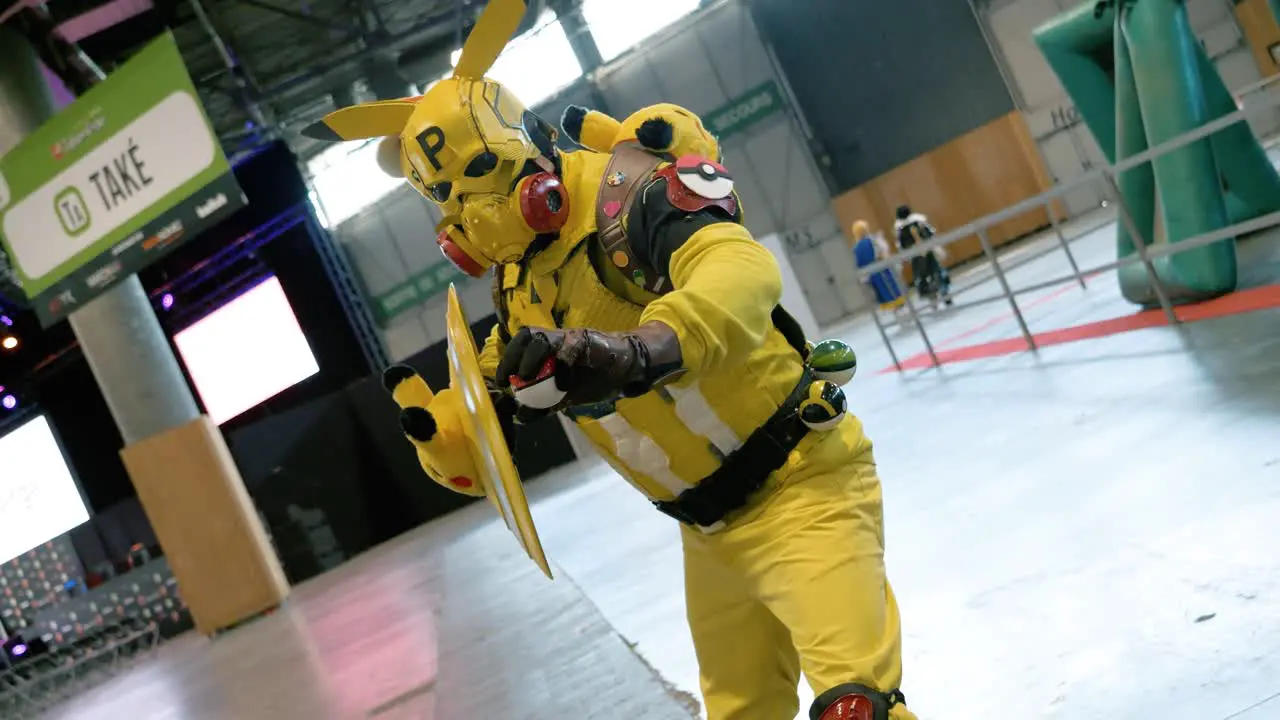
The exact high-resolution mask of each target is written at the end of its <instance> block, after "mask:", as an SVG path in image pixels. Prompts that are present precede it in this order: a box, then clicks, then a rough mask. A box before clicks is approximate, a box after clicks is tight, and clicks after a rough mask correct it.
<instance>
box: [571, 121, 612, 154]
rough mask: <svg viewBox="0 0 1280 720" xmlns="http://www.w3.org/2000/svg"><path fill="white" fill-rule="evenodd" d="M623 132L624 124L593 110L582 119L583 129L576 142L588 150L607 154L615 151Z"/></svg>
mask: <svg viewBox="0 0 1280 720" xmlns="http://www.w3.org/2000/svg"><path fill="white" fill-rule="evenodd" d="M621 132H622V123H620V122H618V121H617V120H615V119H614V118H613V117H611V116H609V115H605V114H604V113H602V112H599V111H598V110H591V111H588V112H587V114H586V115H584V116H583V117H582V129H581V131H579V133H578V137H577V138H576V141H577V143H578V144H579V145H581V146H583V147H585V148H587V149H588V150H595V151H596V152H603V153H607V152H611V151H612V150H613V145H614V143H616V142H618V140H619V138H618V134H619V133H621Z"/></svg>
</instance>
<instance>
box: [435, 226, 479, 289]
mask: <svg viewBox="0 0 1280 720" xmlns="http://www.w3.org/2000/svg"><path fill="white" fill-rule="evenodd" d="M436 245H439V246H440V252H442V253H444V256H445V257H446V258H449V262H451V263H453V264H454V265H455V266H457V268H458V269H459V270H461V271H462V272H464V273H466V274H468V275H470V276H471V277H473V278H478V277H484V274H485V271H486V270H488V268H486V267H485V266H484V265H481V264H480V263H478V262H476V260H475V259H474V258H472V257H471V256H470V255H468V254H467V251H465V250H463V249H462V248H460V247H458V243H456V242H454V241H453V238H451V237H449V231H448V230H441V231H440V234H439V235H437V236H436Z"/></svg>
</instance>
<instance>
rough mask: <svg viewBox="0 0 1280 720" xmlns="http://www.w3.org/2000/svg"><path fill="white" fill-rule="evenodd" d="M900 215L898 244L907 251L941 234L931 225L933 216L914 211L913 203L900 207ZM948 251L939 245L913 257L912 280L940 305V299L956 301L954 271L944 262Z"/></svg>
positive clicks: (897, 227)
mask: <svg viewBox="0 0 1280 720" xmlns="http://www.w3.org/2000/svg"><path fill="white" fill-rule="evenodd" d="M897 216H898V219H897V220H896V221H895V222H894V224H893V227H894V231H895V233H896V234H897V236H898V247H899V248H901V249H903V250H907V249H910V248H911V247H912V246H913V245H915V244H916V243H921V242H925V241H926V240H928V239H930V238H932V237H933V236H934V235H936V234H937V231H936V230H934V228H933V226H932V225H930V224H929V218H927V217H925V216H924V215H922V214H920V213H918V212H912V211H911V207H910V206H907V205H903V206H901V207H899V208H898V212H897ZM945 253H946V251H944V250H943V249H942V248H938V249H936V250H931V251H929V252H927V253H925V254H924V255H918V256H916V257H913V258H911V275H912V283H913V284H914V285H915V287H916V291H917V292H919V293H920V297H921V298H923V299H925V300H928V301H929V302H931V303H933V304H934V305H937V304H938V300H942V301H943V302H945V303H946V304H947V305H950V304H951V303H952V300H951V274H950V273H948V272H947V268H946V267H944V266H943V264H942V261H943V260H944V259H945V258H946V254H945Z"/></svg>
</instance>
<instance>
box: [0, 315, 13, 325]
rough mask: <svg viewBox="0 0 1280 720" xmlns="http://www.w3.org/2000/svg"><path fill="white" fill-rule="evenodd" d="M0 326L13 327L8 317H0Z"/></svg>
mask: <svg viewBox="0 0 1280 720" xmlns="http://www.w3.org/2000/svg"><path fill="white" fill-rule="evenodd" d="M0 325H4V326H5V327H13V318H11V317H9V316H8V315H0Z"/></svg>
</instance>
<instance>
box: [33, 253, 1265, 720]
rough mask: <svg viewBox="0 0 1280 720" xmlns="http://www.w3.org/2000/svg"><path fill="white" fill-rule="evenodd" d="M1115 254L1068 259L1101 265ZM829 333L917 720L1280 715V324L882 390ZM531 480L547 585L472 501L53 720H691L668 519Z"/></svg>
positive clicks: (1061, 353) (640, 505)
mask: <svg viewBox="0 0 1280 720" xmlns="http://www.w3.org/2000/svg"><path fill="white" fill-rule="evenodd" d="M1107 233H1108V230H1107V229H1106V228H1103V229H1102V230H1100V231H1099V232H1097V233H1093V234H1091V235H1087V236H1086V237H1084V238H1083V239H1082V240H1081V241H1080V242H1079V243H1077V244H1075V246H1074V248H1073V249H1075V250H1076V252H1077V253H1078V254H1079V256H1080V257H1081V262H1082V264H1085V265H1089V264H1097V263H1100V262H1102V261H1104V260H1105V259H1106V257H1107V254H1108V253H1109V252H1110V240H1109V237H1108V234H1107ZM1037 242H1038V243H1045V242H1052V241H1051V240H1049V241H1046V240H1040V241H1037ZM1277 246H1280V242H1277V241H1276V240H1275V239H1273V238H1269V237H1268V238H1262V239H1260V240H1254V241H1251V242H1250V243H1249V245H1248V252H1250V253H1254V254H1255V255H1251V256H1250V257H1258V258H1267V257H1274V255H1272V253H1273V252H1274V251H1275V250H1276V248H1277ZM1036 247H1043V245H1037V244H1034V243H1033V244H1031V245H1027V246H1023V247H1021V248H1018V249H1016V250H1014V251H1013V252H1015V253H1018V252H1032V251H1034V249H1035V248H1036ZM1259 262H1262V261H1259ZM1055 263H1058V265H1055ZM1254 265H1257V264H1256V263H1255V264H1254ZM1065 267H1066V264H1065V261H1064V260H1062V258H1061V256H1056V255H1049V256H1046V257H1044V258H1042V259H1040V260H1037V261H1035V262H1033V263H1028V264H1027V265H1025V266H1024V267H1023V268H1021V269H1020V270H1018V271H1015V273H1013V275H1014V277H1013V278H1012V282H1013V283H1014V285H1015V286H1017V285H1025V284H1030V283H1031V282H1035V281H1036V280H1039V279H1043V278H1047V277H1049V276H1051V275H1052V274H1057V273H1058V272H1061V271H1063V268H1065ZM974 272H977V273H980V272H981V271H974ZM970 277H971V278H976V279H981V277H982V276H981V274H976V275H971V276H970ZM1275 277H1276V276H1273V277H1272V280H1273V281H1274V279H1275ZM993 287H994V283H992V282H987V283H986V284H985V285H983V286H980V287H978V288H977V289H975V290H972V291H970V293H973V294H974V296H977V294H980V293H984V292H992V291H993ZM966 294H968V293H966ZM1050 295H1052V296H1050ZM1037 299H1038V300H1039V302H1036V300H1037ZM1026 304H1027V305H1028V306H1029V307H1028V309H1027V314H1028V321H1029V322H1030V323H1032V325H1033V330H1037V331H1038V330H1045V329H1051V328H1054V327H1063V326H1066V325H1071V324H1077V323H1079V322H1083V321H1087V320H1092V319H1097V318H1099V317H1111V316H1116V315H1121V314H1127V313H1131V312H1132V311H1133V308H1132V307H1130V306H1128V305H1126V304H1124V303H1123V301H1122V300H1120V299H1119V296H1118V292H1117V291H1116V289H1115V283H1114V280H1113V279H1111V278H1109V277H1106V276H1104V277H1101V278H1098V279H1096V280H1095V281H1093V282H1091V283H1090V285H1089V289H1088V290H1080V289H1070V290H1067V291H1057V294H1052V293H1051V292H1046V293H1044V294H1043V296H1042V297H1040V298H1037V297H1036V296H1033V297H1031V298H1028V301H1027V303H1026ZM925 326H926V329H927V330H928V331H929V332H930V333H931V336H932V337H934V339H935V342H936V343H940V344H941V343H952V344H969V343H975V342H981V341H984V340H988V339H993V338H998V337H1009V336H1013V335H1016V334H1017V332H1018V331H1017V327H1016V325H1015V324H1014V322H1013V320H1012V318H1011V317H1010V316H1009V312H1008V306H1007V304H1000V303H992V304H989V305H985V306H982V307H979V308H971V309H968V310H959V311H955V312H944V313H938V314H937V315H931V316H929V317H928V318H926V319H925ZM892 333H893V339H894V342H895V344H896V345H900V347H899V348H898V352H899V353H900V354H901V355H903V356H906V355H909V354H912V353H914V352H918V351H919V350H920V349H922V347H921V345H920V343H919V340H918V335H916V334H915V331H914V330H913V329H910V328H902V329H897V330H893V331H892ZM830 334H832V335H837V336H840V337H844V338H845V339H847V340H849V341H850V342H851V343H852V344H853V345H854V347H855V348H857V349H858V351H859V354H860V359H861V373H860V375H859V377H858V378H856V379H855V380H854V382H853V384H852V385H851V386H850V387H849V388H848V389H847V391H848V393H849V397H850V402H851V405H852V407H853V409H854V410H855V411H856V412H857V413H858V414H859V415H860V416H861V417H862V418H863V420H864V422H865V423H866V426H867V428H868V432H869V433H870V434H871V437H872V439H873V440H874V441H875V442H876V447H877V457H878V460H879V463H880V474H881V477H882V479H883V481H884V486H885V496H886V523H887V537H888V563H889V570H890V575H891V577H892V579H893V581H894V583H895V586H896V590H897V592H898V597H899V602H900V604H901V606H902V612H903V622H904V629H905V630H904V631H905V643H906V648H905V651H906V680H905V684H904V686H903V690H904V691H905V693H906V694H907V697H908V698H910V700H911V703H912V706H913V708H915V709H916V710H917V712H919V713H920V715H921V717H922V718H926V719H927V718H940V719H945V720H966V719H972V720H991V719H992V718H1000V719H1001V720H1004V719H1006V718H1016V719H1019V720H1020V719H1022V718H1071V719H1072V720H1075V719H1077V718H1099V719H1106V720H1120V719H1125V718H1134V719H1139V718H1155V717H1158V718H1166V719H1169V720H1182V719H1186V720H1219V719H1225V718H1243V719H1247V720H1262V719H1264V718H1277V717H1280V622H1277V618H1280V556H1278V555H1277V554H1276V552H1275V548H1277V547H1280V523H1277V522H1276V520H1275V519H1276V518H1277V517H1280V443H1277V441H1276V438H1277V430H1276V428H1277V426H1278V425H1277V422H1278V420H1280V418H1278V415H1280V311H1276V310H1270V311H1263V312H1257V313H1253V314H1249V315H1242V316H1234V317H1227V318H1222V319H1218V320H1212V321H1206V322H1202V323H1197V324H1192V325H1187V326H1184V327H1183V328H1182V329H1172V328H1157V329H1150V330H1141V331H1136V332H1132V333H1126V334H1122V335H1116V336H1112V337H1108V338H1104V339H1100V340H1092V341H1087V342H1082V343H1076V344H1071V345H1064V346H1057V347H1051V348H1047V349H1044V350H1042V351H1040V352H1039V353H1035V354H1031V353H1023V354H1017V355H1011V356H1006V357H1000V358H994V359H990V360H980V361H975V362H970V363H963V364H957V365H952V366H947V367H944V368H943V369H941V370H928V371H913V372H908V373H903V374H898V373H887V374H879V373H877V371H878V370H880V369H881V368H884V367H887V366H888V365H890V361H889V357H888V354H887V352H886V351H885V350H884V348H883V346H882V344H881V342H880V339H879V336H878V334H877V333H876V332H875V329H874V326H873V325H872V324H871V323H870V321H869V320H868V319H867V318H861V319H858V320H856V321H853V322H850V323H848V324H846V325H844V326H841V327H838V328H833V329H831V333H830ZM913 343H914V344H913ZM529 487H530V493H531V495H532V496H533V498H534V500H535V507H534V515H535V518H536V520H537V522H538V526H539V528H540V529H541V531H542V534H543V540H544V544H545V546H546V549H547V553H548V555H549V557H550V558H551V560H552V562H553V564H554V565H555V566H556V568H557V570H558V575H559V577H558V579H557V581H556V582H555V583H548V582H546V581H545V580H544V579H542V578H541V577H540V576H539V575H538V574H537V572H536V570H535V569H534V568H533V566H532V564H531V563H529V562H528V561H527V560H525V559H524V558H523V557H522V556H521V555H520V551H519V549H518V548H517V547H516V546H515V542H514V540H512V539H510V538H509V537H507V536H506V534H505V533H506V531H505V529H504V528H503V527H501V525H500V524H499V522H498V521H497V520H496V519H495V517H494V516H493V514H492V511H491V510H490V509H489V508H487V507H485V506H483V505H480V506H474V507H472V508H469V509H468V510H466V511H464V512H461V513H457V514H455V515H453V516H450V517H448V518H445V519H443V520H442V521H440V522H437V523H433V524H432V525H430V526H427V527H424V528H422V529H420V530H419V531H418V532H416V533H414V534H412V535H411V536H409V537H406V538H402V539H401V540H400V541H398V542H396V543H393V544H391V545H389V546H387V547H383V548H380V549H379V550H377V551H376V552H374V553H371V554H369V555H367V556H365V557H362V558H360V559H358V560H357V561H355V562H353V563H351V564H349V565H348V566H345V567H343V568H341V569H339V570H338V571H336V572H334V573H332V574H330V575H329V576H326V577H324V578H321V579H320V580H318V581H316V582H313V583H310V584H308V585H306V586H304V587H302V588H300V589H299V590H298V593H297V597H296V599H295V600H294V601H293V602H292V603H291V605H290V607H289V608H288V609H287V610H286V611H284V612H281V613H278V614H277V615H275V616H273V617H271V618H267V619H265V620H263V621H260V622H258V623H256V624H254V625H251V626H249V627H246V628H245V629H242V630H239V631H236V632H234V633H232V634H230V635H228V636H226V637H224V638H220V639H218V640H217V641H215V642H213V643H208V642H206V641H203V640H200V639H197V638H194V637H190V638H183V639H180V640H178V641H176V642H174V643H171V644H170V645H168V646H166V647H165V648H164V649H163V650H162V652H161V653H160V655H159V656H158V657H156V658H154V659H153V660H150V661H147V662H145V663H143V664H141V665H140V666H138V667H137V668H135V669H134V670H133V671H132V672H131V673H129V674H127V675H125V676H123V677H121V678H119V679H118V680H116V681H113V683H112V684H111V685H109V686H106V687H103V688H101V689H99V690H97V691H95V692H94V693H93V694H92V695H91V696H85V697H83V698H80V699H79V700H78V701H77V702H76V703H75V704H74V705H71V706H67V707H65V708H62V709H61V710H60V711H59V712H57V713H55V714H54V716H55V717H60V718H92V719H93V720H99V719H111V718H129V719H130V720H132V719H134V718H138V719H142V718H147V719H150V718H170V717H172V718H190V719H197V718H198V719H200V720H204V719H205V718H208V719H210V720H214V719H217V720H223V719H225V718H237V719H241V718H244V719H246V720H248V719H250V718H272V717H289V718H295V717H296V718H360V717H371V716H376V717H386V718H392V717H395V718H401V717H403V718H432V717H437V718H441V719H443V720H469V719H470V718H478V717H514V718H520V719H521V720H524V719H526V718H527V719H530V720H541V719H543V718H546V719H547V720H553V719H565V718H591V717H601V718H613V717H627V718H681V717H686V718H687V717H689V716H690V710H689V709H688V708H689V703H688V697H687V696H685V695H683V694H682V692H681V691H684V692H689V693H692V692H696V683H697V670H696V666H695V663H694V660H693V652H692V649H691V647H690V645H689V638H688V631H687V629H686V628H685V624H684V604H683V597H682V591H681V574H680V568H679V548H678V546H677V533H676V529H675V527H674V526H673V525H672V523H671V521H669V520H667V519H666V518H665V517H664V516H662V515H660V514H658V513H656V512H654V511H652V510H651V509H649V508H648V507H647V506H646V505H645V503H644V502H643V500H641V499H640V498H639V497H638V496H637V495H636V494H635V493H633V492H632V491H631V490H630V489H629V488H628V487H627V486H626V485H625V484H624V483H622V482H621V481H620V480H618V479H617V478H616V477H614V476H612V474H611V472H610V471H609V470H608V469H607V468H606V467H605V466H603V465H600V464H598V463H594V462H590V461H587V462H582V463H579V464H576V465H574V466H572V467H570V468H566V469H565V470H563V471H561V472H558V473H555V474H553V475H551V476H547V477H544V478H541V479H539V480H538V481H536V482H534V483H531V484H530V486H529ZM362 587H369V588H370V589H368V590H363V591H362V590H361V589H360V588H362ZM362 593H367V594H362ZM383 640H385V644H384V642H383ZM437 647H438V656H437V654H436V648H437ZM806 702H807V700H806ZM104 703H105V704H104ZM761 720H773V719H769V718H762V719H761Z"/></svg>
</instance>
